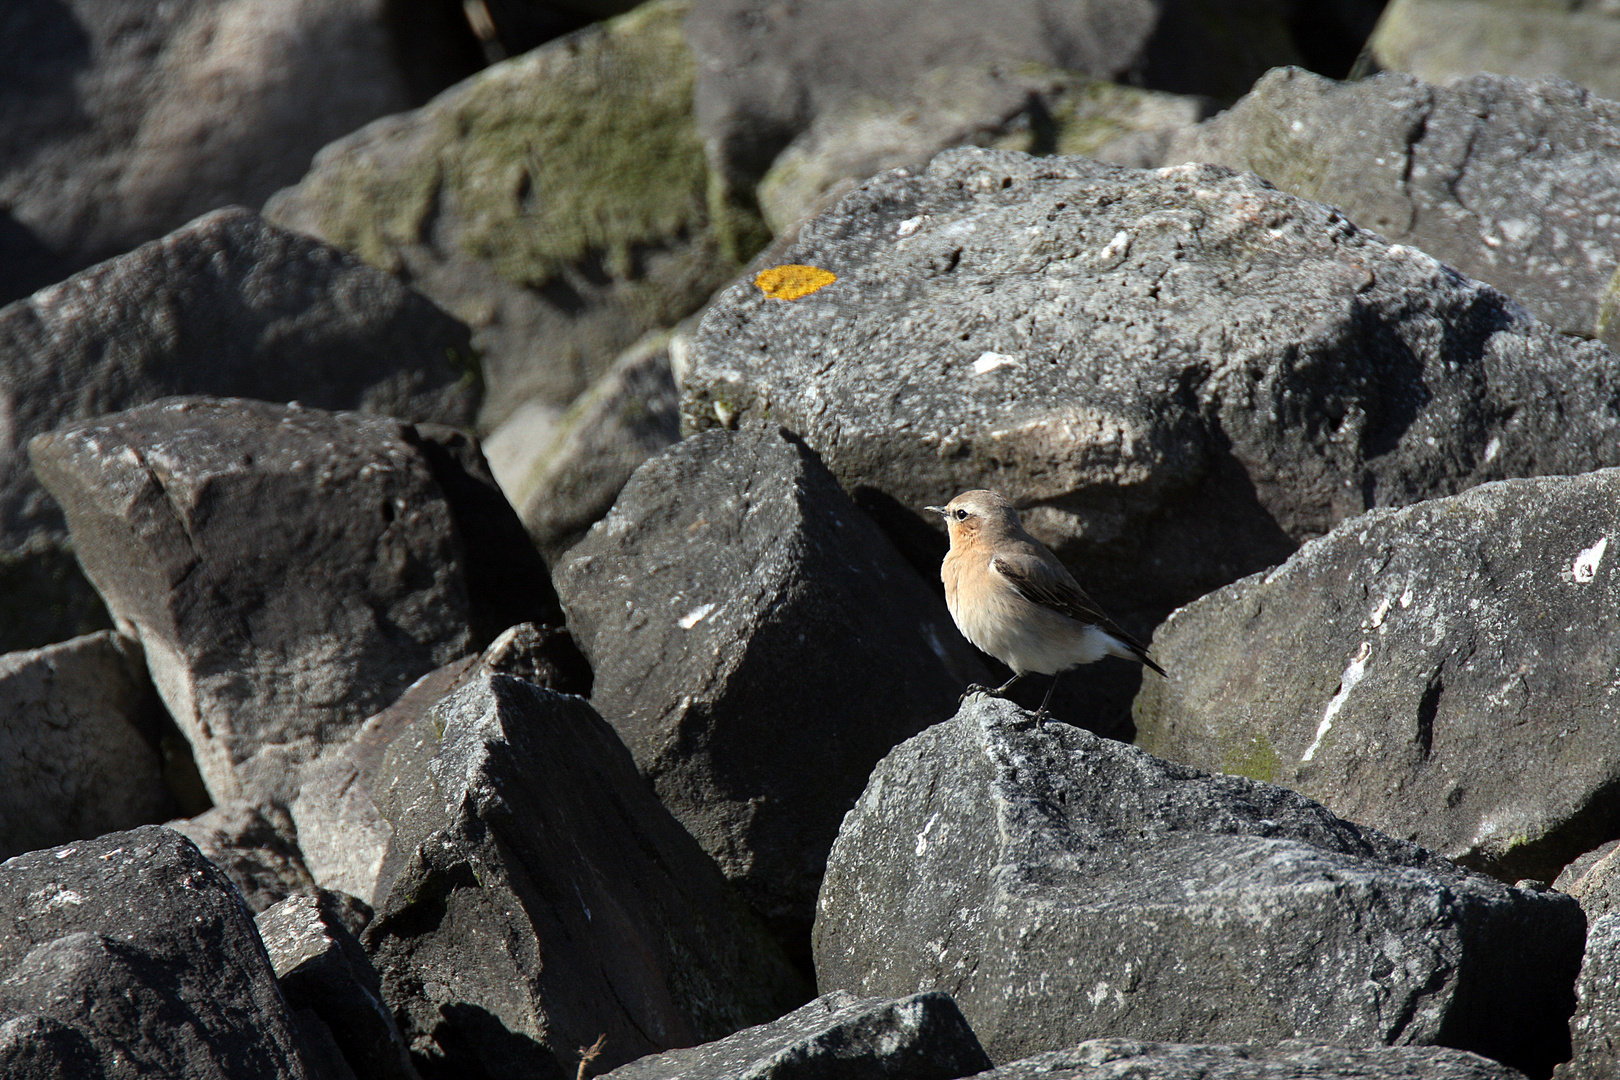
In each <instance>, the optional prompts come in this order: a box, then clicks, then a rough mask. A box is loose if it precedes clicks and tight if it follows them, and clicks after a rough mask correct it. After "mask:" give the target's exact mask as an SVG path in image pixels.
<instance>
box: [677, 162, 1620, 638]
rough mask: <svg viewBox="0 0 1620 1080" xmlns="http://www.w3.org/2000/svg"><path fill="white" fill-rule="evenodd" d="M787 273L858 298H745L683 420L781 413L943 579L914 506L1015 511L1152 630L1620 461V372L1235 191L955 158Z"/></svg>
mask: <svg viewBox="0 0 1620 1080" xmlns="http://www.w3.org/2000/svg"><path fill="white" fill-rule="evenodd" d="M780 260H781V261H782V262H784V263H808V264H810V265H814V266H822V267H826V268H828V269H830V270H832V271H833V272H834V273H836V274H838V275H839V280H838V281H837V282H836V283H834V284H831V285H828V286H826V287H825V288H823V289H821V290H820V291H818V292H816V293H813V294H811V295H809V296H806V297H804V298H803V299H800V300H796V301H792V302H784V301H781V300H774V299H768V298H766V297H765V296H763V295H762V294H761V292H760V290H759V289H758V288H756V287H755V286H754V285H753V283H752V282H741V283H739V284H738V285H736V286H733V287H732V288H731V289H729V290H728V291H727V292H726V293H724V294H723V295H722V296H721V297H720V298H719V299H717V300H716V301H715V303H714V304H713V305H711V307H710V308H709V310H708V313H707V314H706V315H705V316H704V318H703V322H702V324H701V326H700V327H699V330H698V332H697V333H696V334H695V335H694V337H693V340H692V345H691V348H690V350H689V363H688V367H687V370H686V372H685V376H684V380H683V385H684V387H685V393H686V397H685V401H684V403H683V416H684V419H685V421H686V422H688V423H690V424H692V425H694V426H696V427H699V428H702V427H711V426H715V425H717V424H720V423H737V422H741V421H742V420H746V419H751V418H754V417H757V416H759V415H761V414H764V413H766V412H767V411H768V413H769V415H770V417H771V418H772V420H773V422H776V423H780V424H782V425H783V426H784V427H786V428H788V429H790V430H792V431H795V432H797V433H798V434H799V435H801V436H802V437H803V438H804V440H805V441H806V442H807V443H808V444H809V445H810V446H811V447H812V448H813V449H815V450H816V451H817V452H818V453H819V454H820V455H821V456H822V458H823V460H825V461H826V463H827V466H828V468H830V469H831V470H832V472H833V475H835V476H836V477H838V479H839V482H840V483H842V484H843V486H844V487H845V488H846V489H848V490H850V491H852V492H854V493H855V494H856V496H857V501H859V502H861V503H862V505H863V506H866V507H869V508H870V509H871V510H872V512H873V514H874V516H875V517H876V518H877V520H878V522H879V524H880V525H882V526H883V527H884V528H885V529H886V530H887V531H888V532H889V533H890V535H891V536H895V537H897V538H898V539H899V540H900V541H901V542H902V543H904V544H905V546H906V550H907V553H908V555H909V556H910V557H911V558H912V559H913V561H914V562H915V563H916V564H917V565H918V566H919V567H920V568H924V569H926V570H927V572H928V573H929V574H930V575H931V574H932V573H933V572H934V570H933V567H935V566H937V565H938V564H937V559H938V557H939V554H940V548H939V547H938V544H939V541H938V539H937V535H938V533H937V529H930V528H927V527H925V525H924V523H923V521H922V515H921V512H920V511H919V510H918V509H917V508H918V507H921V506H923V505H926V504H931V503H932V504H937V503H941V502H943V501H945V500H946V499H948V498H950V497H951V496H953V495H955V494H957V493H958V492H960V491H962V490H965V489H968V488H976V487H991V488H996V489H998V490H1000V491H1001V492H1002V493H1003V494H1005V495H1006V496H1007V497H1009V498H1010V499H1012V500H1013V501H1014V502H1015V503H1017V504H1018V505H1019V506H1020V507H1022V508H1025V511H1026V512H1025V523H1026V525H1027V526H1028V527H1029V528H1030V530H1031V532H1033V533H1034V534H1035V535H1036V536H1038V537H1039V538H1040V539H1042V540H1043V541H1045V542H1046V543H1047V544H1048V545H1049V546H1052V547H1053V548H1054V549H1055V550H1056V552H1057V554H1058V555H1059V557H1060V558H1063V559H1064V560H1065V562H1066V563H1067V564H1068V565H1069V566H1070V569H1072V570H1074V571H1075V574H1076V576H1077V577H1078V578H1079V579H1080V582H1081V584H1082V585H1084V586H1086V587H1087V589H1088V590H1090V591H1091V592H1092V594H1093V595H1094V596H1095V597H1096V598H1097V600H1098V601H1099V603H1100V604H1101V605H1102V607H1103V609H1104V610H1106V611H1109V612H1111V613H1112V614H1113V615H1114V616H1115V617H1116V618H1118V619H1119V620H1120V622H1121V623H1122V625H1124V626H1125V628H1126V629H1127V630H1132V631H1134V632H1138V633H1139V634H1142V635H1144V636H1145V634H1146V632H1147V631H1148V629H1149V628H1150V627H1151V626H1153V625H1154V624H1155V623H1156V622H1158V621H1159V619H1161V618H1162V617H1163V616H1164V615H1165V614H1166V613H1168V612H1169V611H1170V610H1171V609H1173V608H1174V607H1177V606H1179V605H1181V604H1184V603H1186V602H1188V601H1190V600H1192V599H1194V598H1195V597H1197V596H1201V595H1203V594H1204V593H1206V592H1209V591H1210V590H1211V589H1214V588H1216V587H1218V586H1220V585H1222V584H1225V583H1226V582H1228V581H1231V580H1233V579H1235V578H1237V577H1240V576H1242V575H1243V574H1245V573H1251V572H1253V571H1255V570H1258V569H1262V568H1264V567H1267V566H1272V565H1275V564H1276V563H1278V562H1281V561H1282V560H1283V559H1284V558H1286V557H1287V555H1288V554H1289V553H1290V552H1291V551H1292V550H1293V549H1294V547H1295V545H1296V544H1297V543H1298V542H1300V541H1302V540H1304V539H1307V538H1309V537H1311V536H1315V535H1319V534H1320V533H1323V532H1326V531H1327V530H1328V529H1329V528H1331V527H1332V526H1333V525H1334V524H1336V523H1337V522H1338V521H1340V520H1342V519H1344V518H1346V517H1353V516H1355V515H1356V514H1359V513H1361V512H1362V511H1363V510H1366V509H1367V508H1369V507H1371V506H1384V505H1401V504H1407V503H1411V502H1417V501H1421V500H1423V499H1428V498H1433V497H1435V496H1437V495H1446V494H1451V493H1453V492H1455V491H1457V490H1460V489H1462V488H1465V487H1469V486H1472V485H1474V484H1477V483H1480V482H1483V481H1486V480H1493V479H1499V478H1502V477H1505V476H1512V475H1523V474H1533V473H1560V472H1582V471H1586V470H1588V469H1592V468H1596V467H1598V466H1600V465H1603V464H1607V463H1613V462H1620V422H1617V421H1616V418H1615V415H1614V410H1613V409H1612V408H1611V403H1612V400H1613V398H1614V395H1615V390H1614V386H1615V384H1616V383H1617V382H1620V358H1616V356H1615V354H1614V353H1612V352H1610V351H1609V350H1607V349H1605V348H1603V347H1602V346H1600V345H1596V344H1594V343H1590V342H1574V341H1570V340H1568V339H1566V338H1565V337H1563V336H1562V335H1559V334H1557V333H1555V332H1554V331H1552V330H1551V329H1550V328H1548V327H1546V326H1544V325H1542V324H1540V323H1537V322H1534V321H1532V320H1530V319H1528V318H1527V317H1526V316H1525V315H1524V314H1523V312H1522V310H1521V309H1520V308H1518V307H1517V306H1516V305H1514V304H1513V303H1511V302H1510V301H1509V300H1508V299H1507V298H1505V297H1504V296H1502V294H1500V293H1498V292H1496V291H1495V290H1494V289H1490V288H1488V287H1486V286H1484V285H1481V284H1479V283H1478V282H1474V281H1471V280H1468V279H1466V278H1462V277H1460V276H1458V275H1457V274H1456V273H1454V272H1453V271H1451V270H1449V269H1447V268H1445V267H1444V266H1442V265H1441V264H1439V263H1437V262H1435V261H1434V260H1433V259H1431V258H1430V257H1429V256H1427V255H1424V254H1423V253H1421V252H1419V251H1415V250H1413V249H1411V248H1407V247H1402V246H1399V245H1395V246H1391V245H1388V244H1385V243H1384V242H1383V241H1381V240H1379V239H1378V238H1377V237H1375V236H1372V235H1370V234H1368V233H1366V232H1363V231H1361V230H1359V229H1357V228H1356V227H1355V226H1354V225H1352V224H1351V223H1350V222H1348V221H1346V220H1345V219H1344V218H1343V217H1342V216H1341V215H1339V214H1338V213H1337V212H1335V211H1333V210H1331V209H1329V208H1327V207H1324V206H1319V205H1317V204H1314V203H1309V202H1305V201H1303V200H1300V199H1297V198H1294V197H1292V196H1289V195H1285V194H1282V193H1280V192H1277V191H1274V190H1271V189H1270V188H1269V187H1267V186H1265V185H1263V184H1262V183H1260V182H1259V181H1258V180H1256V179H1255V178H1254V177H1252V176H1239V175H1233V174H1231V173H1229V172H1227V171H1226V170H1224V169H1219V168H1215V167H1195V166H1181V167H1176V168H1171V169H1162V170H1157V171H1152V172H1138V171H1128V170H1122V169H1118V168H1114V167H1111V166H1106V165H1101V164H1094V163H1090V162H1087V161H1085V160H1083V159H1079V158H1046V159H1035V158H1030V157H1026V156H1024V155H1020V154H1012V153H1007V152H995V151H984V150H953V151H947V152H946V153H944V154H942V155H940V156H939V157H938V158H936V159H935V160H934V162H933V164H932V165H930V166H929V169H928V171H927V172H926V173H925V174H923V175H921V176H907V175H901V174H898V173H893V174H887V175H885V176H881V177H877V178H874V179H873V180H871V181H869V182H867V183H866V184H864V185H863V186H862V187H861V188H860V189H859V190H858V191H856V192H855V193H853V194H851V195H850V196H848V197H847V198H846V199H844V200H843V201H842V202H840V203H839V205H838V206H837V207H836V208H835V209H833V210H831V211H829V212H827V213H826V214H823V215H822V216H820V217H818V218H815V219H813V220H812V221H811V222H809V223H807V224H806V226H805V227H804V229H803V230H801V232H800V233H799V236H798V239H797V241H796V242H795V243H793V244H792V245H789V246H788V247H787V249H786V250H785V251H783V252H781V254H780ZM919 536H920V539H918V537H919Z"/></svg>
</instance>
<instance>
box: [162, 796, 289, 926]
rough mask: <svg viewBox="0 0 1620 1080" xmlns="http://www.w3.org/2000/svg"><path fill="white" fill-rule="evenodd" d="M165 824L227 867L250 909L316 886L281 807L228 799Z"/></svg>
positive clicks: (219, 863)
mask: <svg viewBox="0 0 1620 1080" xmlns="http://www.w3.org/2000/svg"><path fill="white" fill-rule="evenodd" d="M168 827H169V828H171V829H173V830H174V831H175V832H177V833H179V834H180V835H181V836H184V837H185V838H186V839H187V840H190V841H191V842H192V843H193V844H196V845H197V850H198V851H200V852H202V853H203V857H204V858H205V859H207V860H208V861H209V862H211V863H213V864H214V865H215V866H217V867H219V868H220V869H221V870H223V871H224V872H225V876H226V877H228V878H230V879H231V884H232V885H235V886H236V890H237V891H238V892H240V893H241V894H242V899H243V901H244V902H246V904H247V906H248V908H249V910H251V911H255V912H260V911H264V910H265V909H267V908H270V907H272V906H274V905H275V904H278V903H280V902H281V901H283V900H285V899H287V898H288V897H289V896H293V895H296V894H300V893H305V894H314V893H316V892H318V891H319V889H320V887H319V886H318V885H316V884H315V878H314V877H313V876H312V875H311V874H310V872H309V868H308V867H307V866H305V865H304V857H303V855H302V853H300V852H299V850H298V836H297V831H296V830H295V829H294V827H293V821H292V817H291V815H289V814H288V813H287V811H286V810H285V809H283V808H282V807H280V806H276V805H274V804H259V805H254V804H253V803H246V802H230V803H225V804H224V805H222V806H215V807H213V808H212V809H210V810H208V811H206V812H204V813H201V814H198V815H197V816H196V817H194V818H186V819H184V820H180V821H171V822H168Z"/></svg>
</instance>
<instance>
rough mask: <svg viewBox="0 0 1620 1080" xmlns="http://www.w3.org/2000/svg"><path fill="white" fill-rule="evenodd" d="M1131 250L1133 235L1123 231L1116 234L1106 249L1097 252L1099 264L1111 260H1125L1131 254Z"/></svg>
mask: <svg viewBox="0 0 1620 1080" xmlns="http://www.w3.org/2000/svg"><path fill="white" fill-rule="evenodd" d="M1130 250H1131V234H1130V233H1128V232H1126V231H1125V230H1124V229H1121V230H1120V231H1119V232H1117V233H1115V234H1114V238H1113V239H1112V240H1110V241H1108V245H1107V246H1106V247H1104V248H1103V249H1102V250H1101V251H1099V252H1097V259H1098V261H1099V262H1107V261H1108V260H1109V259H1123V258H1124V257H1125V256H1126V255H1128V254H1130Z"/></svg>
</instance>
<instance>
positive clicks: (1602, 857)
mask: <svg viewBox="0 0 1620 1080" xmlns="http://www.w3.org/2000/svg"><path fill="white" fill-rule="evenodd" d="M1617 851H1620V840H1610V841H1609V842H1608V843H1606V844H1601V845H1599V846H1598V847H1596V848H1594V849H1593V850H1591V851H1588V852H1586V853H1585V854H1584V855H1581V856H1580V857H1578V858H1576V859H1575V860H1574V861H1573V862H1571V863H1570V864H1569V865H1568V866H1566V867H1564V868H1563V869H1562V870H1560V871H1559V872H1558V877H1557V878H1556V879H1554V881H1553V888H1555V889H1557V890H1558V891H1559V892H1565V893H1568V894H1569V895H1571V896H1573V897H1574V898H1575V899H1576V900H1577V901H1578V902H1579V903H1580V905H1581V910H1582V911H1584V912H1586V921H1587V923H1588V924H1591V923H1594V922H1596V921H1597V920H1598V919H1601V918H1602V917H1603V916H1605V915H1607V914H1609V913H1610V912H1611V911H1620V857H1617V856H1616V855H1615V852H1617Z"/></svg>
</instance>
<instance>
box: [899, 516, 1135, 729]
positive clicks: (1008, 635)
mask: <svg viewBox="0 0 1620 1080" xmlns="http://www.w3.org/2000/svg"><path fill="white" fill-rule="evenodd" d="M923 509H925V510H929V511H931V512H933V513H936V514H939V515H940V516H941V517H943V518H944V519H945V524H946V526H947V528H948V530H949V532H950V534H951V550H950V552H949V553H948V554H947V555H946V556H945V563H944V565H943V566H941V567H940V571H939V576H940V577H941V578H942V579H943V580H944V582H945V603H946V605H947V606H948V607H949V608H950V609H951V618H952V619H954V620H955V621H956V628H957V629H958V630H960V631H962V636H963V637H965V638H967V639H968V640H969V641H971V642H972V643H973V644H974V645H976V646H977V647H978V648H980V649H982V650H983V651H985V652H987V653H989V654H990V655H991V656H993V657H995V658H996V659H997V660H1000V661H1001V662H1002V663H1004V664H1006V665H1007V666H1008V667H1010V668H1012V670H1013V677H1012V678H1011V679H1008V680H1007V682H1006V683H1004V684H1003V685H1001V686H998V687H996V688H995V689H994V690H990V689H989V687H984V686H970V687H968V692H969V693H972V692H973V691H975V690H988V691H989V692H990V693H992V694H995V695H997V696H998V697H999V696H1000V695H1002V694H1005V693H1006V692H1007V689H1008V688H1009V687H1011V686H1012V684H1013V683H1015V682H1017V681H1018V680H1019V679H1022V678H1023V677H1024V676H1025V675H1028V674H1029V673H1030V672H1036V673H1038V674H1041V675H1050V676H1052V685H1051V686H1049V687H1047V689H1046V697H1045V698H1043V699H1042V700H1041V707H1040V709H1039V710H1038V711H1037V712H1036V713H1035V723H1036V725H1037V726H1039V725H1040V724H1041V722H1042V721H1043V720H1044V719H1045V718H1046V706H1047V704H1048V703H1049V702H1050V701H1051V700H1052V691H1053V690H1054V689H1055V688H1056V687H1057V681H1058V676H1059V675H1060V674H1062V673H1063V672H1065V671H1067V670H1068V669H1069V668H1072V667H1076V666H1078V665H1080V664H1090V663H1094V662H1096V661H1098V660H1101V659H1102V658H1103V657H1105V656H1122V657H1124V658H1125V659H1127V660H1135V661H1137V662H1139V663H1143V664H1146V665H1147V666H1148V667H1150V668H1152V669H1153V670H1154V671H1157V672H1158V673H1159V674H1160V675H1163V674H1164V669H1163V668H1161V667H1160V666H1159V665H1158V664H1155V663H1154V662H1153V660H1152V659H1151V658H1150V657H1149V656H1148V654H1147V646H1145V645H1143V644H1142V643H1141V642H1139V641H1137V640H1136V639H1135V638H1133V637H1131V635H1129V634H1127V633H1126V632H1125V631H1123V630H1121V629H1120V628H1119V627H1118V626H1116V625H1115V624H1114V622H1113V620H1112V619H1110V618H1109V617H1108V616H1106V615H1104V614H1103V613H1102V612H1101V611H1099V610H1098V609H1097V605H1096V604H1095V603H1094V602H1093V601H1092V599H1091V597H1089V596H1087V595H1086V594H1085V590H1083V589H1081V588H1080V584H1079V582H1077V581H1075V580H1074V575H1073V574H1071V573H1069V571H1068V569H1067V568H1066V567H1065V566H1064V565H1063V564H1062V563H1060V562H1058V559H1057V556H1056V555H1053V554H1052V552H1051V551H1049V550H1048V549H1047V547H1046V545H1045V544H1042V543H1041V542H1040V541H1039V540H1037V539H1035V538H1034V537H1033V536H1031V535H1029V533H1027V532H1025V531H1024V526H1023V524H1022V523H1021V522H1020V521H1019V520H1018V510H1017V509H1016V508H1015V507H1014V506H1013V504H1012V503H1010V502H1008V501H1007V500H1006V499H1004V498H1002V497H1001V496H1000V495H999V494H997V493H996V492H994V491H964V492H963V493H962V494H960V495H958V496H957V497H956V498H954V499H952V500H951V501H950V502H949V503H947V504H946V505H944V506H925V507H923Z"/></svg>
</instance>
